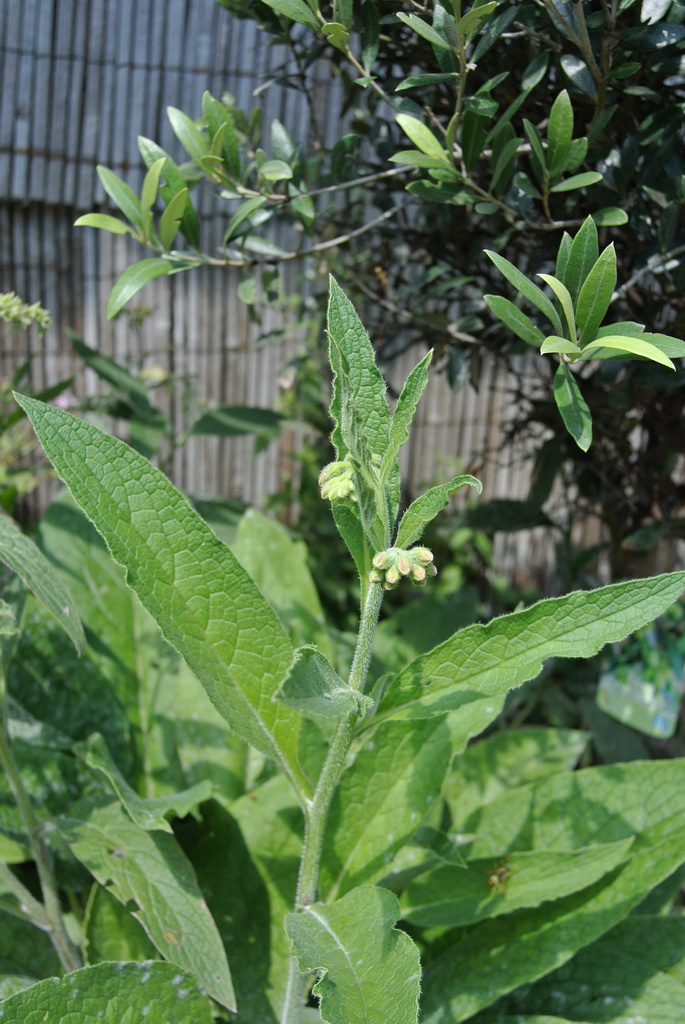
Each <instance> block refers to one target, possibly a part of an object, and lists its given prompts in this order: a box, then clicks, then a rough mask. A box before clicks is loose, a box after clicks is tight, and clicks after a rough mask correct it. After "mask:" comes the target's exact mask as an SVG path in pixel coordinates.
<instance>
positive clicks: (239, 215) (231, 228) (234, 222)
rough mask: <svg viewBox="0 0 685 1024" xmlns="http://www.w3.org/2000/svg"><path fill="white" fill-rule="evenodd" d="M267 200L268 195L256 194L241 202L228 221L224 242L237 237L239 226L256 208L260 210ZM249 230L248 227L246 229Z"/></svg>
mask: <svg viewBox="0 0 685 1024" xmlns="http://www.w3.org/2000/svg"><path fill="white" fill-rule="evenodd" d="M265 202H266V196H255V197H254V198H253V199H247V200H246V201H245V202H244V203H241V204H240V206H239V207H238V209H237V210H236V212H235V213H234V214H233V216H232V217H231V219H230V221H229V222H228V227H227V228H226V234H225V235H224V244H226V243H227V242H230V241H231V239H232V238H235V236H236V234H237V233H238V228H239V227H240V225H241V224H243V223H244V222H245V221H246V220H247V219H248V218H249V217H251V216H252V214H253V213H254V212H255V210H259V209H260V208H261V207H262V206H264V203H265ZM244 230H247V229H244Z"/></svg>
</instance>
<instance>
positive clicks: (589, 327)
mask: <svg viewBox="0 0 685 1024" xmlns="http://www.w3.org/2000/svg"><path fill="white" fill-rule="evenodd" d="M615 287H616V253H615V251H614V243H613V242H612V243H611V244H610V245H608V246H607V247H606V249H605V250H604V251H603V252H602V253H601V255H600V256H599V257H598V259H597V261H596V263H595V264H594V266H593V267H592V269H591V270H590V271H589V273H588V275H587V277H586V278H585V281H584V283H583V285H582V287H581V289H580V293H579V295H578V300H577V302H576V319H577V320H578V326H579V327H580V344H581V346H583V345H584V344H585V342H587V341H589V339H590V338H591V337H592V336H593V335H594V333H595V331H596V330H597V329H598V328H599V326H600V325H601V323H602V320H603V319H604V317H605V316H606V313H607V310H608V308H609V306H610V304H611V296H612V295H613V294H614V288H615Z"/></svg>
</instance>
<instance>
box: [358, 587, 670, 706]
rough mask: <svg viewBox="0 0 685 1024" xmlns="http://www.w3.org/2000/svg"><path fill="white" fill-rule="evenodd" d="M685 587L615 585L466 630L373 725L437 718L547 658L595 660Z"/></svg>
mask: <svg viewBox="0 0 685 1024" xmlns="http://www.w3.org/2000/svg"><path fill="white" fill-rule="evenodd" d="M683 589H685V573H682V572H680V573H670V574H667V575H665V576H655V577H652V578H651V579H646V580H630V581H629V582H626V583H615V584H612V585H611V586H608V587H600V588H599V589H598V590H590V591H575V592H573V593H571V594H567V595H566V596H565V597H556V598H551V599H550V600H547V601H540V602H538V603H537V604H534V605H532V607H530V608H526V609H524V610H523V611H519V612H513V613H512V614H510V615H503V616H501V617H500V618H497V619H493V620H492V622H489V623H488V624H487V625H475V626H467V627H466V629H462V630H460V631H459V632H458V633H455V634H454V636H453V637H452V638H451V639H450V640H447V641H446V642H445V643H443V644H440V646H439V647H436V648H434V649H433V650H432V651H429V653H428V654H425V655H423V656H422V657H420V658H416V659H415V661H413V662H412V663H411V664H410V665H408V666H407V668H406V669H405V670H404V671H403V672H401V673H400V674H399V675H398V676H397V677H396V678H395V679H394V680H393V681H392V682H391V683H390V685H389V687H388V689H387V692H386V694H385V696H384V697H383V699H382V700H381V703H380V706H379V709H378V712H377V714H376V717H375V718H374V719H372V720H371V723H370V724H371V725H374V724H375V723H377V722H382V721H385V720H387V719H391V718H430V717H432V716H433V715H440V714H443V713H444V712H445V711H449V710H451V709H453V708H458V707H463V706H464V705H467V704H470V703H471V702H472V701H478V700H481V699H483V698H492V697H495V696H500V695H502V694H505V693H507V691H508V690H511V689H513V688H514V687H516V686H520V684H521V683H523V682H525V681H526V680H528V679H533V678H534V677H535V676H536V675H537V674H538V672H539V671H540V669H541V668H542V664H543V662H544V661H545V660H546V659H547V658H553V657H556V658H588V657H591V656H592V655H593V654H596V653H597V651H598V650H600V648H601V647H603V646H604V644H607V643H612V642H613V641H616V640H621V639H623V638H624V637H626V636H628V634H629V633H632V632H633V631H634V630H636V629H638V628H639V627H640V626H643V625H645V624H646V623H648V622H651V621H652V620H653V619H654V618H656V617H657V616H658V615H660V614H661V613H662V612H664V611H665V610H666V609H667V608H668V607H669V606H670V605H671V604H673V602H674V601H676V600H677V599H678V597H679V596H680V594H681V593H682V591H683Z"/></svg>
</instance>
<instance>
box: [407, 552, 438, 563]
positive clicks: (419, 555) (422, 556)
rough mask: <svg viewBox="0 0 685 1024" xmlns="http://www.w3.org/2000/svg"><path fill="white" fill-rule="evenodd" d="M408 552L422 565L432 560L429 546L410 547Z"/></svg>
mask: <svg viewBox="0 0 685 1024" xmlns="http://www.w3.org/2000/svg"><path fill="white" fill-rule="evenodd" d="M409 554H410V555H411V556H412V559H413V560H414V561H415V562H420V563H421V564H422V565H428V564H429V562H432V561H433V552H432V551H431V550H430V548H412V549H411V550H410V552H409Z"/></svg>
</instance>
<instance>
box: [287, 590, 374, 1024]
mask: <svg viewBox="0 0 685 1024" xmlns="http://www.w3.org/2000/svg"><path fill="white" fill-rule="evenodd" d="M382 601H383V587H382V586H381V584H380V583H372V584H371V585H370V586H369V588H368V590H367V594H366V600H365V602H364V607H363V609H362V615H361V619H360V622H359V633H358V635H357V646H356V649H355V652H354V658H353V660H352V667H351V669H350V675H349V680H348V685H349V687H350V689H352V690H357V692H359V693H361V692H362V691H363V689H364V684H365V682H366V674H367V672H368V669H369V662H370V661H371V650H372V648H373V639H374V636H375V633H376V623H377V622H378V614H379V612H380V609H381V603H382ZM356 717H357V716H356V713H354V712H353V713H352V714H351V715H348V717H347V718H344V719H342V721H341V722H340V723H339V725H338V727H337V729H336V731H335V735H334V736H333V739H332V741H331V745H330V747H329V749H328V754H327V756H326V760H325V762H324V766H323V768H322V769H321V775H320V776H319V781H318V782H317V784H316V789H315V791H314V796H313V798H312V802H311V805H310V807H309V809H308V811H307V814H306V820H305V833H304V844H303V847H302V859H301V860H300V877H299V879H298V883H297V894H296V897H295V909H296V910H300V909H302V908H304V907H307V906H309V905H310V904H311V903H314V901H315V900H316V894H317V888H318V881H319V864H320V861H321V850H322V847H323V839H324V834H325V828H326V818H327V816H328V809H329V807H330V805H331V800H332V799H333V793H334V792H335V787H336V786H337V784H338V779H339V778H340V774H341V772H342V770H343V767H344V765H345V759H346V757H347V752H348V750H349V749H350V743H351V741H352V731H353V728H354V724H355V720H356ZM304 981H305V978H304V976H303V975H301V974H300V972H299V969H298V966H297V962H296V960H295V958H294V957H291V960H290V970H289V974H288V984H287V988H286V995H285V1001H284V1004H283V1011H282V1013H281V1024H300V1014H301V1012H302V1005H303V996H304Z"/></svg>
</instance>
